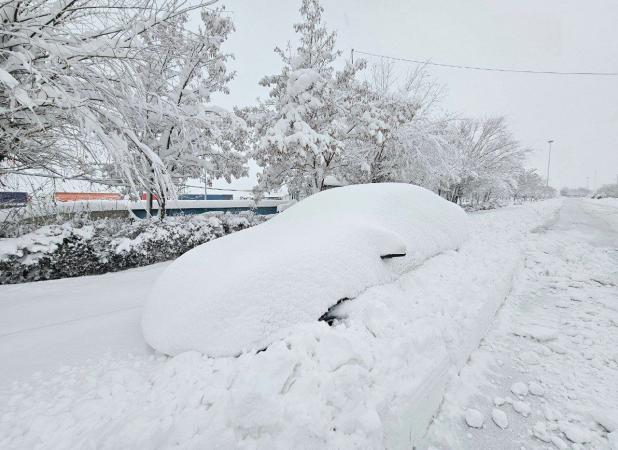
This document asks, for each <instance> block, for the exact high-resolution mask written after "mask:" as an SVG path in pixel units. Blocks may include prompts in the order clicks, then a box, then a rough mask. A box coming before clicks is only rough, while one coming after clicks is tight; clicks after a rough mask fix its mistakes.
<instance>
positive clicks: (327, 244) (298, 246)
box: [142, 183, 468, 356]
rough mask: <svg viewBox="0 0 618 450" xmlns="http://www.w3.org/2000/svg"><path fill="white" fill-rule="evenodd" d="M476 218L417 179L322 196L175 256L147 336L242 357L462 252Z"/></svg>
mask: <svg viewBox="0 0 618 450" xmlns="http://www.w3.org/2000/svg"><path fill="white" fill-rule="evenodd" d="M467 220H468V219H467V217H466V215H465V213H464V212H463V210H462V209H461V208H459V207H458V206H457V205H455V204H453V203H450V202H448V201H446V200H444V199H442V198H440V197H439V196H437V195H435V194H434V193H432V192H430V191H428V190H425V189H423V188H420V187H416V186H411V185H408V184H397V183H385V184H370V185H355V186H347V187H342V188H338V189H333V190H329V191H325V192H321V193H319V194H316V195H313V196H311V197H309V198H307V199H305V200H303V201H302V202H299V203H298V204H296V205H294V206H292V207H291V208H289V209H288V210H286V211H284V212H282V213H281V214H279V216H277V217H275V218H273V219H271V220H270V221H269V222H266V223H264V224H262V225H259V226H257V227H254V228H251V229H248V230H244V231H241V232H238V233H235V234H233V235H229V236H225V237H223V238H220V239H217V240H215V241H212V242H209V243H207V244H204V245H200V246H199V247H196V248H194V249H193V250H191V251H189V252H187V253H186V254H184V255H183V256H181V257H180V258H178V259H177V260H176V261H174V263H172V264H171V265H170V266H169V267H168V268H167V269H166V270H165V272H164V273H163V274H162V275H161V276H160V277H159V279H158V280H157V282H156V283H155V285H154V286H153V289H152V291H151V294H150V296H149V300H148V302H147V304H146V307H145V309H144V315H143V319H142V329H143V332H144V336H145V338H146V341H147V342H148V343H149V344H150V345H151V346H152V347H153V348H155V349H157V350H159V351H161V352H163V353H166V354H171V355H175V354H178V353H181V352H184V351H188V350H198V351H200V352H202V353H204V354H206V355H209V356H233V355H238V354H240V353H242V352H243V351H245V350H250V349H257V348H261V347H264V346H267V345H268V344H270V343H271V342H272V341H273V340H275V339H276V338H277V337H281V336H284V335H285V334H286V329H287V328H289V327H291V326H293V325H297V324H302V323H311V322H315V321H317V320H318V318H320V317H321V316H322V315H323V314H324V313H326V312H327V311H328V309H329V308H330V307H332V306H333V305H335V304H336V303H337V302H338V301H339V300H341V299H343V298H354V297H356V296H357V295H359V294H360V293H361V292H363V291H364V290H366V289H367V288H369V287H371V286H375V285H379V284H383V283H387V282H390V281H393V280H394V279H396V278H397V277H399V276H400V275H401V274H402V273H404V272H406V271H408V270H409V269H411V268H413V267H415V266H417V265H419V264H420V263H422V262H423V261H424V260H426V259H427V258H429V257H431V256H434V255H436V254H438V253H441V252H443V251H445V250H451V249H456V248H458V247H459V246H460V245H461V244H462V243H463V242H464V241H465V239H466V238H467V236H468V225H467ZM393 255H398V256H400V257H397V258H390V256H393ZM385 257H386V258H385Z"/></svg>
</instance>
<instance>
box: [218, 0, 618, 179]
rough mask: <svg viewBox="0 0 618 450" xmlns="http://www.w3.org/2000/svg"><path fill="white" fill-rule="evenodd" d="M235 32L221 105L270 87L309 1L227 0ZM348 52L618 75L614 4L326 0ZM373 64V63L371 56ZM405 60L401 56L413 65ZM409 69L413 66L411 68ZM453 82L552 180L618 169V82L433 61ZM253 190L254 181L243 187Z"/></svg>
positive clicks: (455, 101) (451, 100)
mask: <svg viewBox="0 0 618 450" xmlns="http://www.w3.org/2000/svg"><path fill="white" fill-rule="evenodd" d="M222 3H223V4H225V5H226V7H227V9H228V10H230V11H231V12H230V14H231V15H232V17H233V18H234V23H235V26H236V32H235V33H234V35H233V36H232V38H231V39H230V40H229V42H228V43H227V46H226V49H227V50H228V51H230V52H232V53H234V54H235V56H236V60H235V61H234V62H233V63H231V64H230V66H231V68H232V69H234V70H236V71H237V72H238V75H237V78H236V79H235V80H234V81H233V82H232V83H231V85H230V88H231V91H232V92H231V94H230V95H229V96H226V97H223V98H217V99H216V101H217V102H218V103H220V104H221V105H222V106H225V107H231V106H233V105H247V104H250V103H252V102H253V101H254V100H255V98H256V97H258V96H264V95H266V94H267V92H266V90H265V89H263V88H261V87H260V86H258V84H257V83H258V80H259V79H260V78H261V77H262V76H264V75H265V74H272V73H276V72H277V71H278V70H279V68H280V66H281V65H280V60H279V58H278V56H277V55H276V54H275V53H274V52H273V48H274V47H275V46H276V45H280V46H283V45H285V44H286V42H287V41H288V40H291V41H292V42H293V43H294V42H295V41H294V33H293V30H292V24H293V23H295V22H297V21H298V19H299V14H298V7H299V5H300V0H298V1H296V0H227V1H225V0H222ZM322 4H323V6H324V8H325V10H326V11H325V15H326V20H327V24H328V26H329V27H330V28H331V29H334V30H336V31H337V32H338V47H339V48H340V49H341V50H342V51H344V53H345V56H346V57H348V55H349V52H350V49H351V48H355V49H357V50H364V51H368V52H372V53H380V54H386V55H392V56H397V57H404V58H411V59H423V60H425V59H428V60H432V61H435V62H446V63H452V64H466V65H477V66H493V67H506V68H518V69H534V70H556V71H598V72H618V25H617V24H618V2H617V1H615V0H588V1H581V0H567V1H559V0H543V1H539V0H518V1H512V0H491V1H489V0H485V1H483V0H465V1H462V0H459V1H455V0H405V1H404V0H381V1H369V0H323V2H322ZM369 61H370V62H371V59H369ZM403 64H405V63H398V65H403ZM402 70H403V66H402ZM431 73H432V75H433V76H434V77H435V78H436V79H437V80H438V81H439V82H440V83H443V84H444V85H445V86H446V89H447V94H446V96H445V99H444V101H443V107H444V108H446V109H448V110H450V111H453V112H456V113H460V114H462V115H468V116H473V117H484V116H488V115H505V116H507V118H508V120H509V123H510V125H511V128H512V130H513V133H514V135H515V136H516V138H517V139H519V140H520V141H521V142H522V143H523V144H524V145H526V146H529V147H531V148H533V149H535V151H534V153H533V154H532V155H531V156H530V165H531V166H534V167H537V168H539V169H540V170H541V171H542V173H545V170H546V164H547V144H546V141H547V140H548V139H554V140H555V143H554V150H553V152H552V170H551V176H550V183H551V184H552V185H554V186H555V187H558V188H559V187H562V186H564V185H570V186H576V185H577V186H585V185H586V179H587V177H589V184H590V187H591V188H592V187H593V183H594V180H595V172H596V182H597V186H598V185H600V184H603V183H609V182H615V181H616V177H617V176H618V77H567V76H563V77H558V76H548V75H523V74H508V73H507V74H505V73H496V72H476V71H463V70H454V69H446V68H444V69H443V68H432V69H431ZM235 185H237V186H239V185H242V186H243V187H244V186H247V185H248V184H247V182H241V183H235Z"/></svg>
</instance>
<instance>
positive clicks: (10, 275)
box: [0, 213, 265, 284]
mask: <svg viewBox="0 0 618 450" xmlns="http://www.w3.org/2000/svg"><path fill="white" fill-rule="evenodd" d="M264 220H265V216H257V215H255V214H253V213H242V214H238V215H235V214H204V215H199V216H184V217H169V218H166V219H165V220H158V219H151V220H136V221H130V222H129V221H127V220H126V219H102V220H96V221H84V220H82V219H75V220H73V221H69V222H66V223H64V224H61V225H47V226H44V227H41V228H39V229H37V230H36V231H34V232H32V233H28V234H26V235H23V236H21V237H17V238H10V239H2V240H0V284H11V283H21V282H26V281H38V280H49V279H56V278H65V277H76V276H82V275H94V274H100V273H105V272H115V271H119V270H124V269H128V268H131V267H139V266H145V265H148V264H153V263H156V262H161V261H166V260H169V259H173V258H176V257H178V256H180V255H182V254H183V253H185V252H186V251H188V250H190V249H192V248H193V247H195V246H197V245H200V244H203V243H204V242H208V241H210V240H212V239H216V238H218V237H221V236H224V235H226V234H229V233H233V232H235V231H239V230H243V229H245V228H249V227H251V226H253V225H255V224H258V223H261V222H262V221H264Z"/></svg>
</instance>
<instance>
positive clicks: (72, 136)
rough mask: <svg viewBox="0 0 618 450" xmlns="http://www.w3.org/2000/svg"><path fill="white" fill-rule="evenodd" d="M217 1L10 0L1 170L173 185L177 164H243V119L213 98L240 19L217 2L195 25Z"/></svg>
mask: <svg viewBox="0 0 618 450" xmlns="http://www.w3.org/2000/svg"><path fill="white" fill-rule="evenodd" d="M214 3H216V0H209V1H205V2H189V1H187V0H161V1H155V0H131V1H129V0H60V1H56V2H46V1H37V0H8V1H5V2H2V3H1V4H0V19H1V23H0V85H1V86H2V89H1V90H0V173H5V174H6V173H22V174H23V173H30V174H32V173H37V174H38V175H42V176H51V177H58V176H60V177H63V178H70V179H84V180H91V181H97V182H101V183H108V184H128V185H130V186H131V187H132V189H133V190H136V189H137V188H139V187H142V188H145V189H147V190H156V191H157V192H159V193H166V194H167V193H173V192H174V185H173V183H172V177H171V176H170V173H174V172H176V173H177V174H182V176H186V175H188V174H192V173H193V172H192V171H191V170H190V169H189V168H190V167H193V168H195V167H197V166H200V167H203V166H204V164H206V165H207V166H208V167H209V168H210V171H211V174H212V176H229V175H230V174H239V173H241V171H242V170H241V169H240V168H239V157H238V155H237V154H236V152H235V150H234V148H235V147H236V142H237V139H238V136H239V133H238V132H237V129H238V128H239V122H238V121H237V119H236V118H234V117H233V116H230V115H229V114H227V113H224V112H223V111H221V110H220V109H219V108H216V107H212V106H206V105H205V103H207V102H208V100H209V95H210V93H211V92H216V91H221V90H223V91H224V90H225V84H226V83H227V81H228V79H229V76H230V74H229V73H227V72H226V70H225V65H224V62H225V59H226V57H225V56H224V55H221V54H220V51H219V49H220V45H221V43H222V42H223V41H224V40H225V38H226V37H227V35H228V34H229V33H230V31H231V30H232V25H231V23H230V22H229V19H227V18H222V17H221V14H220V11H219V10H216V9H215V10H210V11H206V12H204V14H203V16H202V18H203V28H202V29H201V30H200V31H199V32H198V33H196V34H190V33H189V31H188V30H186V27H185V26H184V25H185V22H184V20H185V18H186V15H187V13H188V12H190V11H192V10H195V9H200V8H201V9H203V8H205V7H207V6H210V5H213V4H214ZM166 33H167V34H166ZM189 36H191V38H189ZM172 50H176V51H178V53H176V54H174V55H173V57H171V58H168V59H166V56H165V55H166V54H167V55H168V56H172V55H171V54H170V53H169V52H170V51H172ZM162 60H164V62H162ZM157 68H159V69H161V70H160V74H162V77H161V79H160V80H159V81H160V82H161V84H157V85H154V84H149V81H152V80H154V78H153V77H152V76H151V75H153V74H151V73H148V74H146V73H145V72H144V71H145V70H150V69H154V70H155V72H156V70H157ZM174 121H175V122H176V123H174ZM241 128H242V127H241ZM241 134H242V133H240V135H241ZM202 141H203V142H206V143H203V142H202ZM162 149H165V151H161V150H162ZM188 149H190V150H188ZM174 152H175V153H174ZM179 153H181V154H182V157H178V158H176V155H178V154H179ZM189 155H190V156H189ZM175 158H176V159H177V160H178V162H179V163H178V165H177V166H174V164H173V163H171V161H172V160H173V159H175ZM189 160H191V163H189ZM224 161H226V163H225V164H224ZM227 163H229V165H230V167H231V168H230V169H229V170H228V168H225V169H223V166H224V165H226V164H227ZM144 167H147V168H148V169H147V170H146V171H145V170H144ZM180 167H182V169H180ZM179 176H180V175H179Z"/></svg>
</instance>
